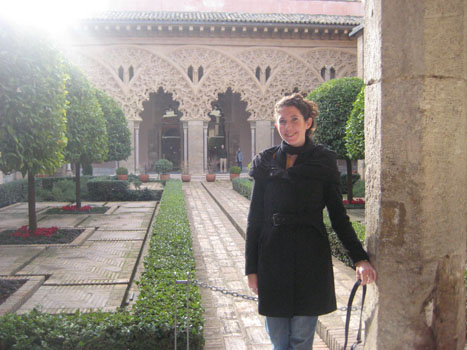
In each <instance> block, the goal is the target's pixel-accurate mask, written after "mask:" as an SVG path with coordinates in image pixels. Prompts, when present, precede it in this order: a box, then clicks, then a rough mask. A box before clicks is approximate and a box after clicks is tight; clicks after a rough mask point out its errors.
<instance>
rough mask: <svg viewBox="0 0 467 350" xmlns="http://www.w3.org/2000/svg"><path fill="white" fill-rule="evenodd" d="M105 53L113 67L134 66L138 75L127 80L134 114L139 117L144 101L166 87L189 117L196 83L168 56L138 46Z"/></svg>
mask: <svg viewBox="0 0 467 350" xmlns="http://www.w3.org/2000/svg"><path fill="white" fill-rule="evenodd" d="M101 54H103V56H105V60H106V62H107V63H108V65H109V66H110V67H112V68H113V69H117V67H119V66H120V65H122V64H123V65H124V66H125V67H130V66H131V67H133V71H134V76H133V78H132V79H131V81H127V82H126V83H125V98H126V100H125V103H126V105H127V106H128V108H129V109H130V110H131V111H132V114H133V115H135V116H138V118H139V113H140V112H141V111H143V103H144V102H145V101H147V100H148V99H149V95H150V94H151V93H152V92H154V93H155V92H157V90H158V89H159V88H160V87H162V88H163V89H164V91H166V92H170V93H172V95H173V99H174V100H177V102H179V110H180V111H181V112H183V113H184V118H185V119H186V118H189V116H190V113H191V108H190V104H191V100H192V99H193V95H194V90H193V85H192V84H191V81H190V80H189V78H188V76H187V75H186V74H185V72H183V71H181V69H180V68H179V67H177V66H176V65H174V64H173V63H172V62H171V61H170V60H169V59H168V58H166V57H164V56H162V55H160V54H158V53H155V52H153V51H151V50H149V49H146V48H141V47H137V46H118V47H112V48H109V49H106V50H104V51H103V52H101Z"/></svg>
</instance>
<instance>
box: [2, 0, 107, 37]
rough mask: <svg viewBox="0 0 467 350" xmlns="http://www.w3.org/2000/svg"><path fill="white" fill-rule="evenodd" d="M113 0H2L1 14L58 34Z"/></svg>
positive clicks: (27, 25) (20, 23)
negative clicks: (67, 26)
mask: <svg viewBox="0 0 467 350" xmlns="http://www.w3.org/2000/svg"><path fill="white" fill-rule="evenodd" d="M111 1H112V0H0V16H1V17H4V18H6V19H8V20H9V21H12V22H15V23H17V24H19V25H24V26H26V27H33V28H38V29H40V30H43V31H45V32H48V33H49V34H56V33H58V32H60V31H61V30H62V29H63V28H64V27H65V26H66V25H70V24H72V23H73V22H74V21H76V19H78V18H83V17H86V16H88V15H91V14H92V13H94V12H100V11H103V10H105V9H107V8H108V7H109V3H111Z"/></svg>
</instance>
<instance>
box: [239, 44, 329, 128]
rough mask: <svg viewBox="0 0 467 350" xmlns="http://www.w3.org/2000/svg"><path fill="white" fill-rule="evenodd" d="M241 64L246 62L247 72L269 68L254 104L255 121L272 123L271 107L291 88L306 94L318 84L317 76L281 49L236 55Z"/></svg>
mask: <svg viewBox="0 0 467 350" xmlns="http://www.w3.org/2000/svg"><path fill="white" fill-rule="evenodd" d="M240 57H241V59H242V61H244V62H249V63H248V64H249V68H250V69H254V68H255V67H256V66H257V65H260V66H262V67H265V68H266V67H271V75H270V76H269V79H268V80H267V81H265V85H264V94H263V96H262V97H261V99H260V101H259V103H258V113H259V116H260V117H257V118H256V119H257V120H260V119H263V120H274V105H275V102H276V101H277V100H279V99H280V98H281V97H282V96H284V95H285V94H286V93H290V92H292V91H293V90H294V89H295V88H298V90H299V91H302V92H308V91H311V90H312V89H313V88H315V87H316V86H318V85H319V84H320V83H321V82H322V79H321V76H320V73H319V72H318V71H317V70H316V68H315V67H313V66H310V65H308V64H307V62H306V61H304V60H303V59H302V58H301V57H299V56H295V55H293V54H291V53H289V52H286V51H285V50H282V49H276V48H274V49H273V48H270V49H269V48H268V49H264V48H261V49H248V50H245V51H244V52H242V54H241V55H240ZM255 57H256V58H255Z"/></svg>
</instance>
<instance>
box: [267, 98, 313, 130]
mask: <svg viewBox="0 0 467 350" xmlns="http://www.w3.org/2000/svg"><path fill="white" fill-rule="evenodd" d="M284 107H295V108H297V109H298V110H299V111H300V113H301V114H302V116H303V118H304V119H305V121H307V120H308V119H309V118H312V120H313V123H312V124H311V127H310V128H309V129H308V130H307V131H306V136H307V137H311V135H312V133H313V132H314V131H315V130H316V119H318V115H319V111H318V105H317V104H316V103H314V102H313V101H311V100H307V99H305V98H304V97H303V96H302V95H301V94H299V93H294V94H292V95H288V96H284V97H283V98H281V99H280V100H279V101H278V102H277V103H276V106H275V109H274V110H275V112H276V118H278V117H279V112H280V110H281V109H282V108H284Z"/></svg>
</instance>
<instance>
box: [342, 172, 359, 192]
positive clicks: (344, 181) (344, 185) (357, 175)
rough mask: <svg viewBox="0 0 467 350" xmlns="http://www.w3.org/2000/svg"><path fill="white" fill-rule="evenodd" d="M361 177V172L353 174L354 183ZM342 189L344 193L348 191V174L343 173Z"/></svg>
mask: <svg viewBox="0 0 467 350" xmlns="http://www.w3.org/2000/svg"><path fill="white" fill-rule="evenodd" d="M359 179H360V174H352V184H354V185H355V183H356V182H357V181H358V180H359ZM341 191H342V193H347V174H342V175H341Z"/></svg>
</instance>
